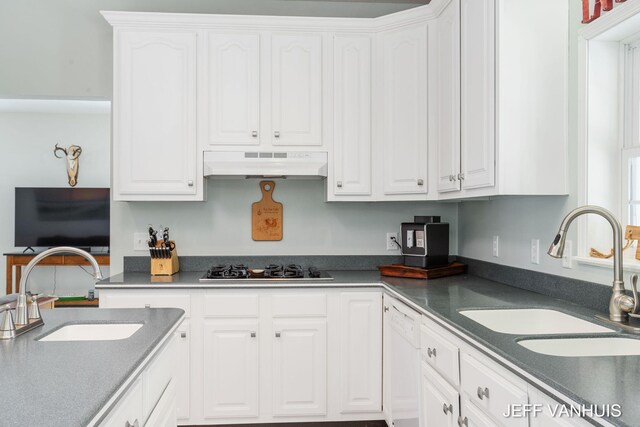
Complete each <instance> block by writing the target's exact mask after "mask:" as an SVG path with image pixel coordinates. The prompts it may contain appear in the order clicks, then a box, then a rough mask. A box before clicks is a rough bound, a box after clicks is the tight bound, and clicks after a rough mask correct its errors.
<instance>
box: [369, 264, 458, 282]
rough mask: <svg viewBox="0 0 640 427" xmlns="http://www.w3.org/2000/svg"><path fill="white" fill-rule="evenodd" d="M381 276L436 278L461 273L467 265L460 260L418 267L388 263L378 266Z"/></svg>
mask: <svg viewBox="0 0 640 427" xmlns="http://www.w3.org/2000/svg"><path fill="white" fill-rule="evenodd" d="M378 270H380V275H381V276H391V277H405V278H410V279H424V280H427V279H437V278H438V277H447V276H454V275H456V274H463V273H465V272H466V270H467V266H466V265H465V264H463V263H461V262H457V261H456V262H452V263H451V264H449V265H447V266H444V267H433V268H418V267H407V266H406V265H402V264H390V265H380V266H378Z"/></svg>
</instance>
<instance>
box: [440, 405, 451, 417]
mask: <svg viewBox="0 0 640 427" xmlns="http://www.w3.org/2000/svg"><path fill="white" fill-rule="evenodd" d="M442 412H444V413H445V415H446V414H448V413H449V412H451V413H452V414H453V405H452V404H448V405H447V404H446V403H443V404H442Z"/></svg>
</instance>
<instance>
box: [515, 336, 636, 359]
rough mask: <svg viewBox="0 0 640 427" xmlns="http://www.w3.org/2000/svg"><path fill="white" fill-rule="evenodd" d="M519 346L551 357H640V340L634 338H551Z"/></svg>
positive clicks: (535, 340)
mask: <svg viewBox="0 0 640 427" xmlns="http://www.w3.org/2000/svg"><path fill="white" fill-rule="evenodd" d="M518 344H520V345H521V346H523V347H524V348H527V349H529V350H531V351H533V352H536V353H542V354H547V355H550V356H563V357H589V356H592V357H593V356H640V340H635V339H632V338H621V337H595V338H550V339H531V340H522V341H518Z"/></svg>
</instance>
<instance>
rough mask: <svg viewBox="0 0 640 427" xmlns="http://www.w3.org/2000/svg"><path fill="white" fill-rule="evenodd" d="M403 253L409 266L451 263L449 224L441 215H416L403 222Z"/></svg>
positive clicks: (433, 265) (423, 266)
mask: <svg viewBox="0 0 640 427" xmlns="http://www.w3.org/2000/svg"><path fill="white" fill-rule="evenodd" d="M402 255H404V265H406V266H408V267H420V268H431V267H442V266H446V265H449V224H448V223H446V222H440V217H439V216H415V217H414V218H413V222H403V223H402Z"/></svg>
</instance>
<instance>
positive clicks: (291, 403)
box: [273, 319, 327, 416]
mask: <svg viewBox="0 0 640 427" xmlns="http://www.w3.org/2000/svg"><path fill="white" fill-rule="evenodd" d="M273 330H274V333H273V335H274V341H273V415H274V416H293V415H300V416H309V415H326V413H327V320H326V319H286V320H284V319H276V320H274V321H273Z"/></svg>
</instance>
